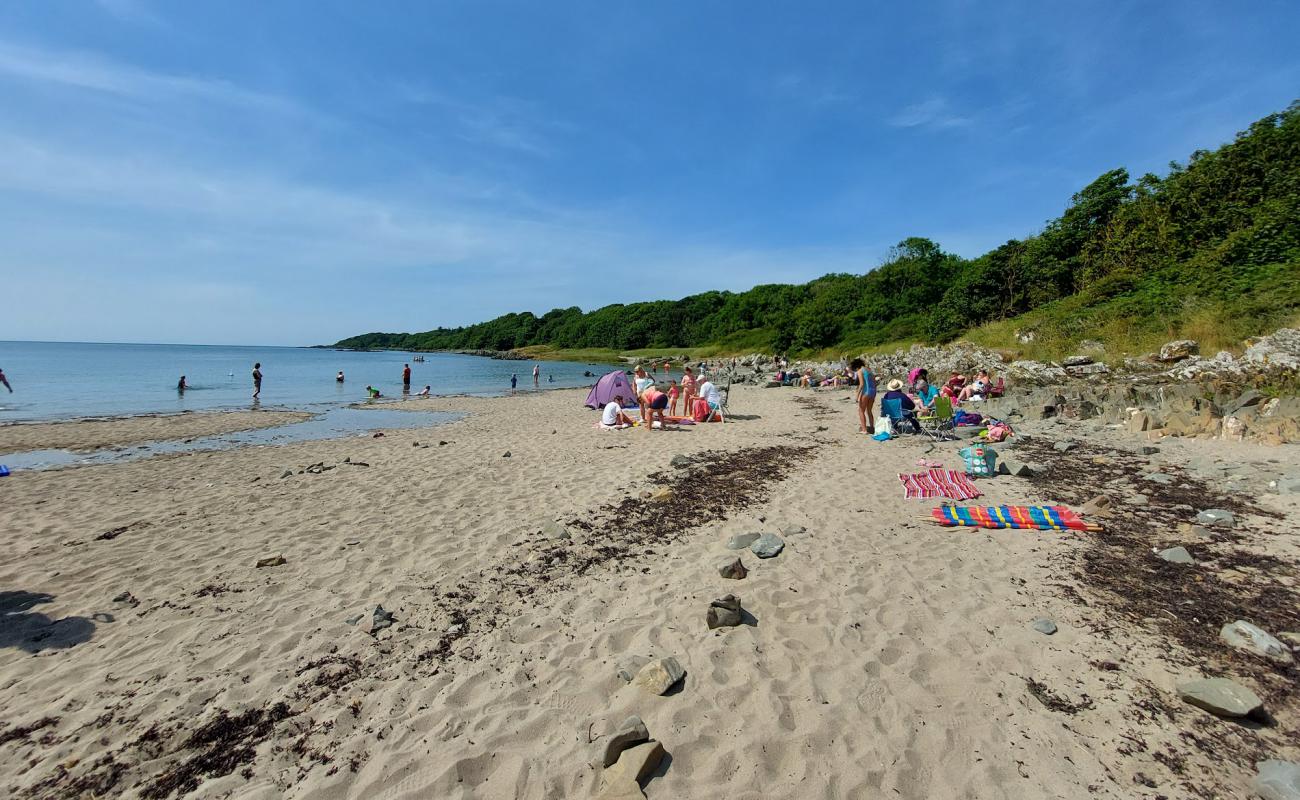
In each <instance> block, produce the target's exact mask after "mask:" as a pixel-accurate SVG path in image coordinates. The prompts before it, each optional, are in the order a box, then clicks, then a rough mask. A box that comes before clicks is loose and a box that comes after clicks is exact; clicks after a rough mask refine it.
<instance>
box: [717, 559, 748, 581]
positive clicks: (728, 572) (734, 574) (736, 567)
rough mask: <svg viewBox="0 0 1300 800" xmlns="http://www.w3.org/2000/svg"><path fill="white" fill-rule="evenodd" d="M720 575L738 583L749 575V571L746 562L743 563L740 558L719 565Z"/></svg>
mask: <svg viewBox="0 0 1300 800" xmlns="http://www.w3.org/2000/svg"><path fill="white" fill-rule="evenodd" d="M718 574H719V575H721V576H722V577H724V578H729V579H731V580H737V581H738V580H741V579H743V578H744V577H745V576H746V575H748V574H749V570H747V569H745V562H743V561H741V560H740V558H738V557H737V558H728V559H726V560H725V561H723V562H722V563H721V564H719V565H718Z"/></svg>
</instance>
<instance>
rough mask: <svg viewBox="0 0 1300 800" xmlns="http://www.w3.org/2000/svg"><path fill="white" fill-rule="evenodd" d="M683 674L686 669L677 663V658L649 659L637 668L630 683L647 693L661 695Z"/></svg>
mask: <svg viewBox="0 0 1300 800" xmlns="http://www.w3.org/2000/svg"><path fill="white" fill-rule="evenodd" d="M685 676H686V670H684V669H682V665H681V664H679V663H677V659H675V658H673V657H672V656H669V657H668V658H660V659H656V660H654V661H651V662H650V663H649V664H646V665H645V666H644V667H642V668H641V669H640V670H638V671H637V673H636V677H634V678H632V685H633V686H635V687H637V688H639V689H641V690H642V691H644V692H646V693H647V694H653V695H661V694H663V693H664V692H667V691H668V690H669V689H671V688H673V686H675V685H677V682H678V681H680V680H681V679H682V678H684V677H685Z"/></svg>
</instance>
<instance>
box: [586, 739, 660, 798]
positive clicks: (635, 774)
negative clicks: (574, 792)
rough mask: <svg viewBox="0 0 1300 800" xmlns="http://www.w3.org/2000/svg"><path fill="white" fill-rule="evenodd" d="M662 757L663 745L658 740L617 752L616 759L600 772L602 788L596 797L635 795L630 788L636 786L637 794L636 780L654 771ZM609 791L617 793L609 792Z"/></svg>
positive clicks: (638, 790)
mask: <svg viewBox="0 0 1300 800" xmlns="http://www.w3.org/2000/svg"><path fill="white" fill-rule="evenodd" d="M663 758H664V746H663V745H662V744H660V743H659V742H655V741H649V742H646V743H645V744H639V745H636V746H635V747H629V748H628V749H627V750H624V751H623V752H622V753H620V754H619V757H618V761H616V762H615V763H614V764H613V765H612V766H610V767H607V768H606V769H605V771H604V773H602V774H601V783H602V788H601V793H600V794H599V795H597V797H598V798H600V799H601V800H612V798H620V799H621V798H624V797H635V796H636V795H634V794H631V790H632V789H633V788H636V789H637V793H638V794H639V793H640V791H641V790H640V788H639V787H638V785H637V784H638V782H639V781H640V780H641V779H642V778H644V777H645V776H647V775H649V774H650V773H651V772H654V769H655V767H657V766H659V762H660V761H662V760H663ZM611 791H615V792H617V793H616V794H611V793H610V792H611Z"/></svg>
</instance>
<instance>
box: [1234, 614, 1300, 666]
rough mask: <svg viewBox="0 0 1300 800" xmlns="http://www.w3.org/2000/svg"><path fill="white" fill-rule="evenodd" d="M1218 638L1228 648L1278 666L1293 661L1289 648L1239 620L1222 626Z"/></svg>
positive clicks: (1262, 631) (1259, 629) (1264, 632)
mask: <svg viewBox="0 0 1300 800" xmlns="http://www.w3.org/2000/svg"><path fill="white" fill-rule="evenodd" d="M1219 638H1220V639H1221V640H1223V643H1224V644H1226V645H1228V646H1229V647H1235V648H1236V649H1238V650H1245V651H1247V652H1249V653H1254V654H1255V655H1257V656H1263V657H1264V658H1267V659H1268V660H1269V661H1275V662H1277V663H1278V664H1290V663H1291V662H1292V661H1293V660H1294V659H1293V658H1292V656H1291V650H1290V648H1288V647H1287V646H1286V645H1284V644H1282V642H1280V641H1278V640H1277V639H1275V638H1274V637H1273V636H1271V635H1269V634H1268V633H1267V632H1266V631H1264V630H1262V629H1261V628H1258V627H1256V626H1254V625H1252V624H1250V623H1249V622H1246V621H1245V620H1241V619H1239V620H1237V621H1236V622H1233V623H1231V624H1228V625H1224V626H1223V628H1222V629H1221V630H1220V631H1219Z"/></svg>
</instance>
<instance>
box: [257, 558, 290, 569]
mask: <svg viewBox="0 0 1300 800" xmlns="http://www.w3.org/2000/svg"><path fill="white" fill-rule="evenodd" d="M288 563H289V562H288V561H286V560H285V558H284V556H278V555H277V556H267V557H265V558H259V559H257V568H258V569H261V568H262V567H279V566H282V565H284V564H288Z"/></svg>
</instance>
